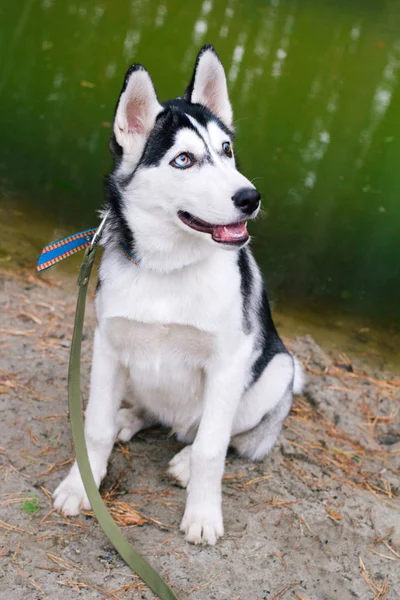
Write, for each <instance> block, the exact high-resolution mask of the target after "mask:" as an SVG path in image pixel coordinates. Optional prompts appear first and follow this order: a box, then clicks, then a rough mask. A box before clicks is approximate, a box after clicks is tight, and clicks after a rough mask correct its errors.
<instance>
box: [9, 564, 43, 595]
mask: <svg viewBox="0 0 400 600" xmlns="http://www.w3.org/2000/svg"><path fill="white" fill-rule="evenodd" d="M14 568H15V570H16V571H17V573H18V574H19V575H21V577H23V578H24V579H26V580H27V581H29V583H30V584H31V585H33V587H35V588H36V589H37V590H39V592H41V593H42V594H44V590H43V588H41V587H40V585H39V584H38V583H36V581H34V580H33V579H32V578H31V577H29V576H28V575H26V574H25V573H24V572H23V571H21V569H20V568H19V567H17V566H16V565H14Z"/></svg>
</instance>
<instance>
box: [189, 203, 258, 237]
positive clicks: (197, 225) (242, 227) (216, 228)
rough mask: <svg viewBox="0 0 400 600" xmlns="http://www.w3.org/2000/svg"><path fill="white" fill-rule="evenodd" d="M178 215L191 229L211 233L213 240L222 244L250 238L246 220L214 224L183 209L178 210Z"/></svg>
mask: <svg viewBox="0 0 400 600" xmlns="http://www.w3.org/2000/svg"><path fill="white" fill-rule="evenodd" d="M178 217H179V218H180V220H181V221H182V222H183V223H185V225H187V226H188V227H190V228H191V229H194V230H195V231H201V232H202V233H210V234H211V235H212V238H213V240H214V241H215V242H218V243H220V244H243V243H244V242H247V240H248V239H249V234H248V232H247V228H246V225H247V223H246V221H240V222H238V223H231V224H228V225H213V224H212V223H207V222H206V221H202V220H201V219H198V218H197V217H194V216H193V215H191V214H190V213H188V212H186V211H183V210H180V211H179V212H178Z"/></svg>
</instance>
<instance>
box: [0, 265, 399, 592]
mask: <svg viewBox="0 0 400 600" xmlns="http://www.w3.org/2000/svg"><path fill="white" fill-rule="evenodd" d="M75 294H76V290H75V288H74V286H73V283H71V282H65V281H64V280H62V281H58V280H57V279H55V278H53V277H52V276H49V277H47V278H46V279H43V278H42V279H40V280H38V279H36V278H35V277H33V276H32V275H29V274H19V273H15V272H14V273H11V272H8V273H3V276H2V283H1V287H0V301H1V302H0V304H1V312H0V365H1V369H0V400H1V404H0V407H1V421H0V446H1V447H0V461H1V464H0V564H1V565H2V566H1V568H0V597H1V598H4V599H7V600H8V599H10V600H19V599H22V598H24V600H41V599H44V598H62V599H63V600H72V599H78V598H79V599H84V598H88V599H89V598H90V599H92V598H93V599H95V598H96V599H97V598H98V599H100V598H102V599H106V598H107V599H108V598H110V599H114V600H118V599H122V598H134V599H139V598H142V599H152V598H154V595H153V594H152V593H151V592H150V591H148V590H146V586H145V585H143V584H142V583H141V582H140V580H138V578H137V577H135V576H134V575H133V574H132V573H131V571H130V570H129V569H128V567H126V566H125V564H124V563H123V561H122V560H121V559H120V558H119V557H118V555H116V553H115V552H114V551H113V549H112V548H111V547H110V544H109V543H108V542H107V539H106V538H105V537H104V535H103V534H102V532H101V531H100V529H99V527H98V525H97V523H96V520H95V519H94V518H93V517H92V516H91V515H90V514H84V515H81V516H79V517H77V518H70V519H66V518H64V517H62V516H61V515H59V514H57V513H56V512H54V511H53V510H52V505H51V498H50V495H51V492H52V491H53V490H54V488H55V487H56V485H57V484H58V483H59V482H60V480H61V478H62V477H63V476H64V475H65V474H66V472H67V469H68V468H69V465H70V462H71V460H72V459H71V456H72V447H71V435H70V429H69V423H68V415H67V362H68V353H69V346H70V338H71V332H72V324H73V314H74V304H75ZM93 327H94V315H93V307H92V305H91V303H90V305H89V308H88V316H87V321H86V332H85V339H84V342H83V375H84V380H83V381H84V385H83V394H84V397H85V398H86V397H87V387H88V373H89V367H90V358H91V344H92V334H93ZM286 342H287V344H288V346H289V347H290V349H291V350H293V351H294V352H295V353H296V354H297V356H298V357H299V358H300V359H301V361H302V362H303V364H304V366H305V369H306V371H307V375H308V384H307V388H306V391H305V395H304V396H303V397H302V398H297V399H296V401H295V403H294V407H293V410H292V412H291V415H290V417H289V418H288V419H287V421H286V425H285V428H284V431H283V434H282V436H281V439H280V442H279V443H278V444H277V446H276V447H275V449H274V450H273V452H272V454H271V455H270V456H269V457H267V458H266V459H265V460H264V461H263V462H262V463H258V464H254V463H250V462H248V461H245V460H241V459H239V458H238V457H237V456H235V455H234V454H233V453H232V454H229V455H228V459H227V462H226V475H225V479H224V485H223V489H224V493H223V508H224V517H225V530H226V533H225V536H224V538H223V539H221V540H220V541H219V542H218V544H217V546H215V547H213V548H205V547H196V546H192V545H190V544H188V543H187V542H185V540H184V539H183V536H182V534H181V533H180V531H179V523H180V519H181V516H182V514H183V508H184V502H185V491H184V490H181V489H180V488H179V487H177V486H176V485H175V484H174V482H173V481H171V480H170V479H168V477H167V476H166V474H165V472H166V468H167V464H168V461H169V460H170V459H171V458H172V456H173V455H174V454H175V453H176V452H177V451H178V450H179V448H180V446H179V445H178V444H177V443H176V442H175V440H174V438H173V437H170V436H169V432H168V431H164V430H155V429H153V430H149V431H147V432H144V433H140V434H139V435H138V436H137V437H136V438H134V439H133V440H132V441H131V442H130V443H129V444H117V445H116V446H115V448H114V452H113V454H112V458H111V465H110V469H109V474H108V476H107V478H106V480H105V482H104V483H103V486H102V493H103V496H105V498H106V500H107V503H108V506H109V509H110V511H111V512H112V514H113V515H114V517H115V518H116V519H117V522H118V523H120V524H121V525H123V526H124V532H125V534H126V536H127V537H128V539H129V540H130V541H131V542H132V543H133V544H134V546H135V547H136V549H137V550H138V551H139V552H141V553H142V554H143V555H144V556H146V557H147V559H148V560H149V561H150V562H151V563H152V564H153V565H154V566H155V567H156V568H157V569H158V570H159V571H160V572H161V573H162V575H163V576H164V577H165V578H166V579H167V580H168V581H169V583H170V584H171V585H172V586H173V588H174V590H175V591H176V593H177V594H179V596H180V598H181V599H182V600H183V599H185V598H190V599H191V600H205V599H207V600H212V599H215V600H286V599H287V600H289V599H293V600H295V599H298V600H353V599H360V600H370V599H371V600H372V599H375V600H378V599H381V598H386V599H391V600H395V599H397V598H399V597H400V591H399V590H400V510H399V509H400V502H399V495H400V490H399V464H400V427H399V406H400V379H399V377H396V376H395V375H393V374H390V373H383V372H380V371H379V370H378V369H376V370H374V369H372V368H371V367H366V365H365V364H363V363H361V362H360V361H357V360H354V359H352V360H351V361H350V359H349V358H348V357H347V356H343V355H341V356H329V355H328V354H327V353H325V352H324V351H323V350H322V349H321V348H320V347H319V346H318V345H317V344H316V343H315V342H314V341H313V340H312V339H311V338H310V337H305V338H299V339H296V340H286Z"/></svg>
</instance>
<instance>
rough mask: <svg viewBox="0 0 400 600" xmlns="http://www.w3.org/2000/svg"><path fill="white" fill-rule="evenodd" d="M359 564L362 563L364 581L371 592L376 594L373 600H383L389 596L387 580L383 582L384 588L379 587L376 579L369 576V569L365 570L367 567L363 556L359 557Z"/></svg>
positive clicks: (361, 569)
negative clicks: (382, 599)
mask: <svg viewBox="0 0 400 600" xmlns="http://www.w3.org/2000/svg"><path fill="white" fill-rule="evenodd" d="M359 562H360V571H361V575H362V576H363V578H364V581H365V583H366V584H367V585H368V587H369V588H370V590H371V591H372V592H374V594H375V596H374V599H373V600H381V598H384V597H385V596H387V593H388V591H389V586H388V584H387V581H386V579H384V580H383V583H382V586H381V587H379V585H378V584H377V583H376V581H375V578H374V577H373V576H372V575H371V577H372V579H371V577H370V576H369V575H368V573H367V569H366V568H365V565H364V563H363V560H362V558H361V556H359Z"/></svg>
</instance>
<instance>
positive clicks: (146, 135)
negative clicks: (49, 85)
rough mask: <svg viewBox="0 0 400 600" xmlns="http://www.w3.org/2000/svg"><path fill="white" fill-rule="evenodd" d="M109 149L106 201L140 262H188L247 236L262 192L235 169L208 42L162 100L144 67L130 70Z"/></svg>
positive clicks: (221, 84)
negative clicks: (180, 91) (177, 90)
mask: <svg viewBox="0 0 400 600" xmlns="http://www.w3.org/2000/svg"><path fill="white" fill-rule="evenodd" d="M111 149H112V151H113V154H114V157H115V169H114V172H113V174H112V176H111V181H112V184H113V186H112V187H113V189H114V194H113V196H114V200H113V199H111V205H113V204H114V206H115V207H116V208H117V211H116V212H117V213H119V215H120V217H121V219H122V220H123V221H124V226H125V227H127V228H128V229H129V230H130V231H131V232H132V234H133V239H134V244H135V250H136V252H137V253H138V254H139V255H140V257H141V258H142V260H143V261H144V264H145V263H146V262H148V264H150V262H151V263H152V266H153V267H154V266H155V265H154V264H153V262H154V260H155V261H156V262H157V260H159V261H161V262H165V261H166V262H167V263H168V264H169V265H170V266H171V267H173V265H175V264H178V263H179V264H182V262H184V263H186V264H188V263H190V262H192V261H193V260H196V258H200V257H201V256H202V255H204V254H205V253H207V252H210V250H212V248H214V249H215V247H216V246H217V245H218V246H222V247H224V248H232V247H235V248H237V247H241V246H243V245H245V244H246V243H247V242H248V239H249V235H248V233H247V229H246V221H247V220H248V219H251V218H254V217H255V216H256V215H257V213H258V210H259V207H260V194H259V192H258V191H257V190H256V189H255V188H254V186H253V185H252V184H251V183H250V181H248V180H247V179H246V178H245V177H244V176H243V175H242V174H241V173H239V171H238V170H237V168H236V164H235V154H234V149H233V129H232V108H231V104H230V102H229V97H228V90H227V85H226V78H225V73H224V69H223V66H222V64H221V62H220V60H219V58H218V55H217V54H216V52H215V50H214V48H213V47H212V46H210V45H207V46H204V47H203V48H202V49H201V51H200V53H199V55H198V57H197V61H196V65H195V69H194V73H193V76H192V80H191V82H190V84H189V87H188V88H187V90H186V92H185V95H184V98H176V99H175V100H171V101H168V102H164V103H161V104H160V102H159V101H158V99H157V95H156V92H155V89H154V86H153V83H152V80H151V78H150V75H149V73H148V72H147V71H146V70H145V69H144V68H143V67H142V66H141V65H134V66H132V67H131V68H130V69H129V71H128V72H127V74H126V77H125V82H124V86H123V88H122V91H121V95H120V97H119V101H118V104H117V108H116V112H115V119H114V124H113V138H112V140H111ZM116 190H117V191H118V193H117V194H115V191H116ZM117 204H118V206H116V205H117ZM177 253H178V254H180V256H179V258H178V256H177ZM183 255H185V257H186V258H185V260H183V258H182V257H183ZM156 256H158V259H157V258H156Z"/></svg>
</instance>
